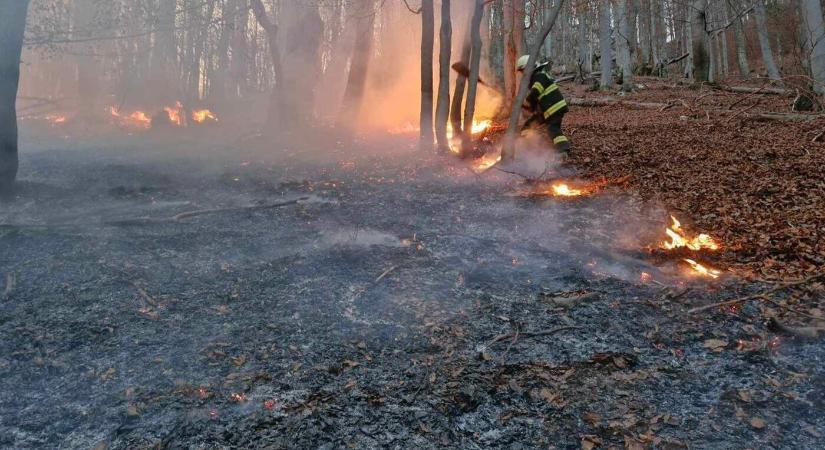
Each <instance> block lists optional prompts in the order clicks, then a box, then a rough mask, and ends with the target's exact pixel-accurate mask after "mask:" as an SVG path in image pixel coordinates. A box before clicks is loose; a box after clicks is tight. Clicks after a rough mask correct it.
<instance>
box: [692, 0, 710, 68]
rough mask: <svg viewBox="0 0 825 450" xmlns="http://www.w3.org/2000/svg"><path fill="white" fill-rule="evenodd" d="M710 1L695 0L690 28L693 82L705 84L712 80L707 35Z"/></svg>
mask: <svg viewBox="0 0 825 450" xmlns="http://www.w3.org/2000/svg"><path fill="white" fill-rule="evenodd" d="M707 6H708V0H694V2H693V6H692V8H691V17H690V27H691V35H692V41H693V42H692V43H693V50H692V51H691V55H692V56H693V81H694V82H695V83H703V82H706V81H709V80H710V64H711V55H710V52H708V33H707V31H706V30H707V22H706V20H707Z"/></svg>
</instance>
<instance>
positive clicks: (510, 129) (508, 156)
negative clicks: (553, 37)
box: [501, 0, 609, 162]
mask: <svg viewBox="0 0 825 450" xmlns="http://www.w3.org/2000/svg"><path fill="white" fill-rule="evenodd" d="M562 6H564V0H558V3H557V4H556V6H555V7H554V8H553V12H552V13H551V14H550V17H548V18H547V20H546V21H545V23H544V26H543V28H542V30H541V32H539V34H538V36H537V39H536V41H535V42H533V45H531V46H530V59H529V60H528V61H527V67H525V69H524V74H522V76H521V81H520V82H519V89H518V95H517V96H516V101H515V102H513V109H512V111H511V112H510V123H509V124H508V126H507V133H506V134H505V136H504V145H503V147H502V151H501V160H502V161H504V162H508V161H512V160H513V158H515V156H516V148H515V143H516V130H517V128H518V122H519V118H520V117H521V105H522V104H524V100H525V99H526V98H527V91H528V90H529V89H530V79H531V78H532V76H533V70H535V68H536V61H537V60H538V57H539V53H541V47H542V45H543V44H544V40H545V39H547V35H548V34H550V31H552V30H553V25H555V23H556V19H558V17H559V11H561V8H562ZM608 20H609V18H608Z"/></svg>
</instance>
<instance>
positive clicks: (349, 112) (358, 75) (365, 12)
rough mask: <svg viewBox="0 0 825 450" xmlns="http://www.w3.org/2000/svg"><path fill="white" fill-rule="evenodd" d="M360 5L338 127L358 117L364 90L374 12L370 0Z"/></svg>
mask: <svg viewBox="0 0 825 450" xmlns="http://www.w3.org/2000/svg"><path fill="white" fill-rule="evenodd" d="M360 5H361V6H362V7H361V8H359V9H358V11H357V14H358V23H357V24H356V27H355V33H356V37H355V48H354V49H353V54H352V60H351V62H350V69H349V77H348V78H347V87H346V89H345V91H344V100H343V103H342V105H341V106H342V107H341V113H340V115H339V117H338V124H339V125H348V124H352V118H353V117H356V118H357V117H358V115H359V114H360V112H361V103H362V102H363V100H364V91H365V90H366V84H367V70H368V69H369V63H370V55H371V53H372V41H373V32H374V25H375V10H374V5H373V2H372V0H361V2H360Z"/></svg>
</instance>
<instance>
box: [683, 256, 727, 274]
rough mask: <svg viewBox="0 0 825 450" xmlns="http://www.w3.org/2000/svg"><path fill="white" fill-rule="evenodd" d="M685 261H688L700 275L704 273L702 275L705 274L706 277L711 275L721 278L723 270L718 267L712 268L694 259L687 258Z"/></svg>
mask: <svg viewBox="0 0 825 450" xmlns="http://www.w3.org/2000/svg"><path fill="white" fill-rule="evenodd" d="M684 261H685V262H686V263H688V264H689V265H690V267H691V268H692V269H693V271H694V272H696V273H698V274H699V275H702V276H705V277H710V278H719V275H721V274H722V272H720V271H718V270H716V269H711V268H709V267H705V266H703V265H702V264H699V263H698V262H696V261H694V260H692V259H687V258H685V259H684Z"/></svg>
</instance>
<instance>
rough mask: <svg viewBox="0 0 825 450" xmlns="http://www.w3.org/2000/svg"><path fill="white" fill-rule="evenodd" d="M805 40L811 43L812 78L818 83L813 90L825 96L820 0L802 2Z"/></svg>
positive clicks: (824, 30) (824, 42) (824, 29)
mask: <svg viewBox="0 0 825 450" xmlns="http://www.w3.org/2000/svg"><path fill="white" fill-rule="evenodd" d="M802 13H803V19H804V20H803V22H804V25H805V31H806V32H805V39H806V40H807V41H808V42H809V43H810V44H809V46H810V47H809V48H810V56H809V57H808V59H809V61H810V68H811V77H812V78H813V79H814V81H816V83H815V84H814V86H813V88H814V91H816V92H817V93H818V94H825V23H824V22H823V19H822V4H821V3H820V2H819V0H802Z"/></svg>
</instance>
